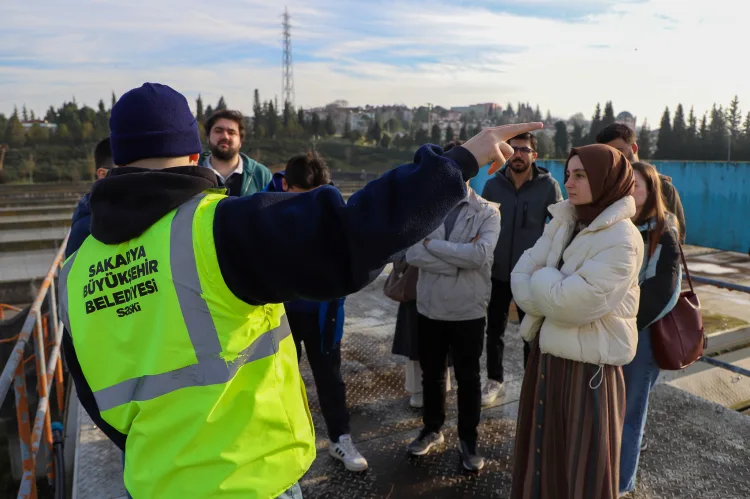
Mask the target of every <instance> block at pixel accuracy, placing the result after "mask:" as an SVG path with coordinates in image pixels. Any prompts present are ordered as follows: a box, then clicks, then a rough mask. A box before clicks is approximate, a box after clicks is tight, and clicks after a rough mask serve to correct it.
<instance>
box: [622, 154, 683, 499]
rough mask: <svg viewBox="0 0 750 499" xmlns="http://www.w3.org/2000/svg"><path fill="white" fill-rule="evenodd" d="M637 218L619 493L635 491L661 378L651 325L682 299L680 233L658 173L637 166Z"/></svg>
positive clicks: (646, 164) (634, 192)
mask: <svg viewBox="0 0 750 499" xmlns="http://www.w3.org/2000/svg"><path fill="white" fill-rule="evenodd" d="M633 170H635V190H634V191H633V198H634V199H635V208H636V214H635V216H634V217H633V223H635V225H636V226H637V227H638V230H639V231H640V233H641V236H642V237H643V244H644V246H645V256H644V259H643V264H642V265H641V271H640V275H639V277H638V282H639V284H640V288H641V297H640V304H639V307H638V317H637V324H638V331H639V333H638V350H637V351H636V354H635V358H634V359H633V361H632V362H631V363H629V364H627V365H625V366H623V368H622V371H623V375H624V376H625V394H626V410H625V424H624V427H623V430H622V450H621V452H620V493H621V494H627V493H628V492H632V491H633V490H635V477H636V472H637V470H638V460H639V458H640V454H641V442H642V440H643V429H644V427H645V425H646V413H647V411H648V398H649V393H650V392H651V389H652V388H653V386H654V384H655V383H656V380H657V378H658V377H659V366H658V365H657V364H656V360H655V359H654V352H653V350H652V348H651V325H652V324H653V323H654V322H656V321H657V320H659V319H660V318H662V317H664V315H666V314H667V313H668V312H669V311H671V310H672V308H674V306H675V304H676V303H677V298H678V297H679V294H680V287H681V277H682V274H681V272H680V249H679V243H678V238H679V235H678V234H679V233H680V231H679V227H678V226H677V223H678V222H677V219H676V217H675V216H674V215H672V214H670V213H669V212H667V210H666V207H665V205H664V199H663V198H662V192H661V181H660V180H659V173H658V172H657V171H656V168H654V166H653V165H650V164H648V163H641V162H639V163H633Z"/></svg>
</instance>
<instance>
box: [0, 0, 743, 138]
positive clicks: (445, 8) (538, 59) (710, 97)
mask: <svg viewBox="0 0 750 499" xmlns="http://www.w3.org/2000/svg"><path fill="white" fill-rule="evenodd" d="M287 5H288V7H289V11H290V14H291V15H292V17H293V21H292V22H293V47H292V49H293V57H294V60H295V86H296V96H297V99H296V102H297V105H302V106H305V107H311V106H317V105H324V104H326V103H328V102H331V101H333V100H335V99H345V100H348V101H349V102H350V103H351V104H353V105H364V104H394V103H403V104H407V105H409V106H418V105H422V104H425V103H427V102H431V103H433V104H441V105H444V106H452V105H462V104H471V103H478V102H498V103H500V104H502V105H505V103H506V102H508V101H510V102H512V103H513V104H514V105H515V103H516V102H517V101H522V102H530V103H532V104H537V103H538V104H539V105H540V106H541V108H542V110H543V111H546V110H547V109H550V110H551V111H552V113H553V115H555V116H560V117H566V118H567V117H569V116H570V115H572V114H573V113H575V112H579V111H581V112H583V113H584V114H585V115H586V116H587V117H588V116H590V115H591V113H592V112H593V108H594V105H595V104H596V102H597V101H602V104H603V102H604V101H605V100H607V99H611V100H613V101H614V106H615V111H616V112H619V111H623V110H628V111H630V112H631V113H633V114H634V115H636V116H637V117H638V121H639V124H641V123H642V122H643V119H644V118H648V120H649V122H650V123H651V125H652V127H655V126H658V120H659V117H660V116H661V113H662V111H663V109H664V106H665V105H669V106H670V108H671V109H672V110H673V109H674V107H675V106H676V104H677V103H678V102H682V103H683V104H685V105H686V106H687V107H688V109H689V107H690V105H695V108H696V112H697V113H698V114H699V115H700V114H702V113H703V112H704V111H705V110H707V109H710V107H711V104H712V103H713V102H718V103H720V104H722V105H725V106H726V104H727V103H728V102H729V101H730V100H731V98H732V96H733V95H735V94H738V95H739V98H740V103H741V105H742V104H746V105H745V106H742V107H743V108H744V109H746V110H747V109H750V79H749V78H747V77H746V73H748V70H747V69H746V67H747V65H746V64H745V63H743V62H742V58H741V56H738V54H737V53H736V52H737V51H738V50H739V51H741V50H742V47H744V46H746V40H745V37H744V31H745V30H744V29H742V28H743V25H742V23H746V21H744V20H743V19H744V17H745V16H742V15H739V14H740V12H738V11H737V9H738V8H739V9H740V10H744V11H745V12H747V11H750V8H748V7H747V6H744V3H743V2H740V1H739V0H713V1H711V2H705V1H698V0H509V1H489V0H479V1H474V2H465V1H435V0H433V1H423V0H399V1H384V2H374V1H367V2H363V1H360V0H349V1H344V0H308V1H305V0H289V1H288V2H287ZM2 10H3V14H2V19H1V20H0V47H2V49H0V112H4V113H6V114H8V113H9V112H11V111H12V109H13V105H14V104H17V105H18V106H19V108H20V106H21V105H22V104H24V103H25V104H26V105H27V106H28V107H29V108H30V109H34V110H35V111H36V112H37V113H43V112H44V110H45V109H46V108H47V107H48V106H49V105H50V104H54V105H56V106H57V105H59V104H60V103H61V102H62V100H64V99H66V100H69V99H71V98H72V97H73V96H75V98H76V99H77V101H78V102H79V103H87V104H89V105H92V106H95V105H96V103H97V101H98V100H99V99H100V98H104V99H105V102H107V104H109V99H110V95H111V92H112V91H115V93H116V94H117V95H118V96H119V95H120V94H122V93H123V92H125V91H126V90H128V89H130V88H132V87H135V86H139V85H140V84H142V83H143V82H144V81H157V82H162V83H167V84H169V85H172V86H173V87H174V88H176V89H177V90H179V91H181V92H182V93H184V94H185V95H186V96H187V97H188V98H189V99H190V101H191V105H194V99H195V97H196V96H197V95H198V93H201V94H202V95H203V97H204V101H205V102H206V103H215V102H216V101H217V100H218V98H219V96H220V95H222V94H223V95H224V96H225V98H226V100H227V102H228V104H229V105H230V107H237V108H240V109H241V110H244V111H250V109H251V106H252V94H253V89H254V88H258V89H259V90H260V93H261V98H263V99H266V98H271V97H274V96H276V95H279V97H280V93H281V67H280V66H281V14H282V12H283V4H273V2H270V1H268V0H233V1H230V2H218V3H216V4H215V5H212V4H211V3H210V2H207V1H206V0H149V1H144V0H132V1H130V2H122V1H119V0H118V1H114V0H98V1H94V0H68V1H66V2H59V1H57V0H34V1H29V0H4V1H3V8H2ZM743 99H745V100H744V101H743ZM686 112H687V110H686Z"/></svg>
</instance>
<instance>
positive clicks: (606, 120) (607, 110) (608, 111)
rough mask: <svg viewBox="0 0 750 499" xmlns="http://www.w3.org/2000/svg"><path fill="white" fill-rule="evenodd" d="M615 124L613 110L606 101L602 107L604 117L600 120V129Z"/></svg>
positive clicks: (610, 102)
mask: <svg viewBox="0 0 750 499" xmlns="http://www.w3.org/2000/svg"><path fill="white" fill-rule="evenodd" d="M614 122H615V110H614V108H613V107H612V101H607V103H606V104H605V105H604V117H603V118H602V128H604V127H607V126H609V125H611V124H613V123H614Z"/></svg>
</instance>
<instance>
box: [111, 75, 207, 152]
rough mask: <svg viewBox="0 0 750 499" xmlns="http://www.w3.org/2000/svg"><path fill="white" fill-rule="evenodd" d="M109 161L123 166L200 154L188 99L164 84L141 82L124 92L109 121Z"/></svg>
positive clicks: (196, 126) (199, 144) (195, 127)
mask: <svg viewBox="0 0 750 499" xmlns="http://www.w3.org/2000/svg"><path fill="white" fill-rule="evenodd" d="M109 129H110V136H109V141H110V144H111V145H112V160H113V161H114V163H115V164H116V165H117V166H125V165H128V164H130V163H133V162H135V161H138V160H140V159H146V158H177V157H180V156H190V155H191V154H200V152H201V149H202V148H201V138H200V132H199V131H198V121H197V120H196V119H195V117H194V116H193V113H192V112H191V111H190V107H189V106H188V103H187V99H185V96H183V95H182V94H180V93H179V92H177V91H175V90H173V89H172V88H171V87H168V86H167V85H161V84H159V83H144V84H143V86H141V87H140V88H134V89H132V90H130V91H129V92H127V93H125V94H124V95H123V96H122V97H120V100H118V101H117V103H115V105H114V106H113V107H112V116H111V117H110V118H109Z"/></svg>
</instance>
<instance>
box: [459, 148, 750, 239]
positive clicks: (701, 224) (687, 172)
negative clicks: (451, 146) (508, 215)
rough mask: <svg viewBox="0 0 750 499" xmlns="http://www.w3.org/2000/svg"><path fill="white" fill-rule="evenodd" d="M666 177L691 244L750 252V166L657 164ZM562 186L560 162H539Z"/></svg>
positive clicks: (477, 184)
mask: <svg viewBox="0 0 750 499" xmlns="http://www.w3.org/2000/svg"><path fill="white" fill-rule="evenodd" d="M652 163H653V164H654V166H656V168H657V169H658V170H659V172H660V173H662V174H663V175H667V176H669V177H672V182H673V183H674V186H675V187H676V188H677V191H678V192H679V194H680V198H681V199H682V204H683V206H684V208H685V219H686V225H687V243H688V244H694V245H696V246H705V247H708V248H716V249H722V250H727V251H738V252H741V253H747V252H748V251H749V250H750V221H749V220H750V163H727V162H706V161H653V162H652ZM537 165H539V166H541V167H544V168H547V169H548V170H549V171H550V172H551V173H552V175H553V176H554V177H555V178H556V179H557V181H558V182H559V183H560V187H561V188H562V191H563V195H565V187H564V186H563V169H564V165H565V163H564V162H563V161H560V160H542V161H537ZM487 169H488V166H485V167H483V168H482V170H481V171H480V174H479V175H478V176H477V178H476V179H475V180H474V181H472V187H473V188H474V189H475V190H476V191H477V192H479V193H481V192H482V188H483V187H484V183H485V182H486V181H487V178H488V177H487V174H486V172H487Z"/></svg>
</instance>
